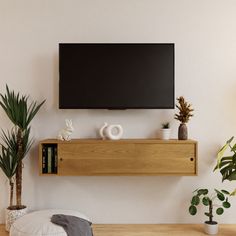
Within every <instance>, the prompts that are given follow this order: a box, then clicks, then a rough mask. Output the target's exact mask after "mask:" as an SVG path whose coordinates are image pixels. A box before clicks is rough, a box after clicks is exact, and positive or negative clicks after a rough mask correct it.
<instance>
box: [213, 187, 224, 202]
mask: <svg viewBox="0 0 236 236" xmlns="http://www.w3.org/2000/svg"><path fill="white" fill-rule="evenodd" d="M215 191H216V193H217V197H218V199H219V200H220V201H224V200H225V196H224V194H223V193H221V192H220V191H219V190H217V189H215Z"/></svg>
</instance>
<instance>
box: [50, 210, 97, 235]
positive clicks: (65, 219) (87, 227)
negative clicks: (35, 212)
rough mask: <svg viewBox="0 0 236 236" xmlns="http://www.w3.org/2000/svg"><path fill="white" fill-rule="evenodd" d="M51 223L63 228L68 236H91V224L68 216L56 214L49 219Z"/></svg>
mask: <svg viewBox="0 0 236 236" xmlns="http://www.w3.org/2000/svg"><path fill="white" fill-rule="evenodd" d="M51 222H52V223H54V224H57V225H60V226H62V227H63V228H64V230H65V231H66V233H67V235H68V236H93V231H92V228H91V225H92V223H91V222H89V221H87V220H85V219H82V218H79V217H76V216H70V215H63V214H56V215H53V216H52V218H51Z"/></svg>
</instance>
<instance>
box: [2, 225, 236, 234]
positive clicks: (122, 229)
mask: <svg viewBox="0 0 236 236" xmlns="http://www.w3.org/2000/svg"><path fill="white" fill-rule="evenodd" d="M93 231H94V236H167V235H171V236H201V235H202V236H204V235H206V234H205V233H204V232H203V225H191V224H187V225H184V224H183V225H181V224H178V225H169V224H163V225H154V224H152V225H140V224H137V225H120V224H117V225H107V224H106V225H96V224H95V225H93ZM234 235H236V225H220V230H219V233H218V235H217V236H234ZM0 236H9V234H8V233H6V231H5V228H4V225H0Z"/></svg>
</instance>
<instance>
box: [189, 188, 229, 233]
mask: <svg viewBox="0 0 236 236" xmlns="http://www.w3.org/2000/svg"><path fill="white" fill-rule="evenodd" d="M193 193H194V196H193V197H192V200H191V205H190V207H189V213H190V214H191V215H196V213H197V206H198V205H199V204H201V203H202V204H203V205H204V206H206V207H207V208H208V210H207V211H206V212H205V215H206V216H207V217H208V220H207V221H205V224H204V230H205V232H206V233H207V234H217V233H218V223H217V222H216V221H213V216H214V215H213V213H214V209H213V208H214V207H215V206H217V209H216V211H215V212H216V214H217V215H222V214H223V213H224V208H226V209H227V208H230V206H231V204H230V203H229V200H228V197H229V196H230V193H229V192H228V191H226V190H221V191H220V190H217V189H215V190H214V191H213V193H211V194H209V191H208V189H196V190H195V191H194V192H193ZM217 203H218V204H217Z"/></svg>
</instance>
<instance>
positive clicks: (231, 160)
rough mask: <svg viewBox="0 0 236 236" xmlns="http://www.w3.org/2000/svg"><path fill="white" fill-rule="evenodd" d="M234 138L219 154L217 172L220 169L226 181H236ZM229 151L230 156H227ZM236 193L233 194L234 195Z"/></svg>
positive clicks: (235, 145)
mask: <svg viewBox="0 0 236 236" xmlns="http://www.w3.org/2000/svg"><path fill="white" fill-rule="evenodd" d="M233 139H234V137H231V138H230V139H229V140H228V141H227V142H226V143H225V145H224V146H223V147H222V148H221V149H220V151H219V152H218V154H217V164H216V166H215V169H214V171H215V170H217V169H219V170H220V173H221V175H222V181H224V180H229V181H232V180H236V144H233V143H232V142H233ZM226 151H228V152H229V154H228V155H226V156H224V155H225V152H226ZM235 193H236V191H235V192H234V193H233V194H232V195H234V194H235Z"/></svg>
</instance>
